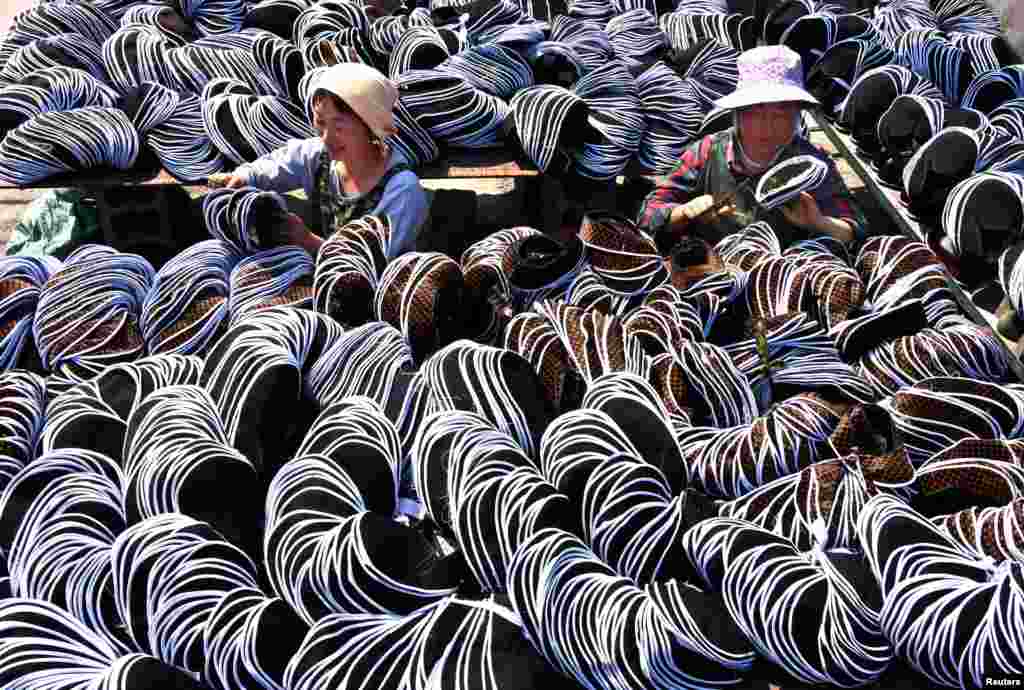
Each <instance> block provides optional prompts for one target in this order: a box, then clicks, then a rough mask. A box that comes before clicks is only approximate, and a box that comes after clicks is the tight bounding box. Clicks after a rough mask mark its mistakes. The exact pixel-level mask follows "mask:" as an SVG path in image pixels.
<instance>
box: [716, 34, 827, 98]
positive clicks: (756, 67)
mask: <svg viewBox="0 0 1024 690" xmlns="http://www.w3.org/2000/svg"><path fill="white" fill-rule="evenodd" d="M736 64H737V67H738V68H739V82H738V83H737V84H736V90H735V91H733V92H732V93H731V94H729V95H728V96H724V97H722V98H719V99H718V100H717V101H715V108H716V109H719V110H739V109H741V108H747V107H749V106H752V105H760V104H762V103H789V102H798V103H803V104H805V105H819V103H818V99H817V98H815V97H814V96H812V95H811V94H810V93H808V92H807V91H806V90H805V89H804V69H803V62H802V60H801V59H800V55H799V53H797V52H796V51H794V50H792V49H790V48H787V47H786V46H782V45H775V46H762V47H760V48H752V49H751V50H747V51H745V52H743V53H742V54H741V55H740V56H739V58H738V59H737V61H736Z"/></svg>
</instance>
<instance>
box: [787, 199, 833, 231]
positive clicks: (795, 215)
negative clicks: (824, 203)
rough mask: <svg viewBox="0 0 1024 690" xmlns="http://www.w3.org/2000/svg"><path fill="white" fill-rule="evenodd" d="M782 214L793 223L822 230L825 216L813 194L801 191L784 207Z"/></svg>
mask: <svg viewBox="0 0 1024 690" xmlns="http://www.w3.org/2000/svg"><path fill="white" fill-rule="evenodd" d="M782 215H783V216H785V217H786V220H788V221H789V222H790V223H792V224H793V225H796V226H797V227H801V228H804V229H805V230H820V229H822V222H823V220H824V218H825V217H824V216H823V215H822V214H821V208H819V206H818V202H817V201H816V200H815V199H814V197H813V196H811V195H810V194H808V193H807V192H800V196H798V197H797V198H795V199H793V200H792V201H790V202H789V203H788V204H786V205H785V206H783V207H782Z"/></svg>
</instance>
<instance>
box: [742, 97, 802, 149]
mask: <svg viewBox="0 0 1024 690" xmlns="http://www.w3.org/2000/svg"><path fill="white" fill-rule="evenodd" d="M799 112H800V105H799V104H798V103H765V104H762V105H755V106H751V107H750V108H745V109H743V110H741V111H740V112H739V116H738V119H739V127H740V138H741V139H742V140H743V148H744V150H745V151H746V152H747V155H748V156H750V157H751V158H753V159H754V160H755V161H757V162H759V163H764V162H766V161H767V160H769V159H770V158H771V157H773V156H774V155H775V152H776V151H778V150H779V148H780V147H782V146H785V145H786V144H788V143H789V142H790V140H791V139H792V138H793V130H794V126H795V124H796V116H797V113H799Z"/></svg>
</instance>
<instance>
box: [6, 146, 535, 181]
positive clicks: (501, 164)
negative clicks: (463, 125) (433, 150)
mask: <svg viewBox="0 0 1024 690" xmlns="http://www.w3.org/2000/svg"><path fill="white" fill-rule="evenodd" d="M416 174H417V175H419V176H420V178H421V179H424V180H436V179H450V178H461V179H468V178H505V177H537V176H539V175H540V174H541V173H540V171H538V170H537V168H536V167H535V166H534V165H533V164H532V163H531V162H530V161H528V160H527V159H526V157H525V156H524V155H523V154H522V153H519V154H517V153H516V152H515V151H513V150H511V149H488V150H482V151H457V152H454V153H452V154H451V155H449V156H448V157H446V158H443V159H441V160H439V161H437V162H435V163H431V164H430V165H425V166H423V167H421V168H420V169H418V170H417V171H416ZM159 185H179V186H182V187H188V188H189V189H195V190H202V189H205V184H203V183H202V182H193V183H188V182H180V181H179V180H177V179H175V178H174V177H173V176H172V175H171V174H170V173H169V172H167V171H166V170H163V169H153V168H149V169H145V170H113V169H109V168H108V169H95V170H90V171H86V172H81V173H65V174H62V175H54V176H52V177H49V178H47V179H45V180H40V181H39V182H34V183H32V184H30V185H13V184H8V183H5V182H0V189H51V188H60V187H83V188H89V187H93V188H95V187H121V186H159Z"/></svg>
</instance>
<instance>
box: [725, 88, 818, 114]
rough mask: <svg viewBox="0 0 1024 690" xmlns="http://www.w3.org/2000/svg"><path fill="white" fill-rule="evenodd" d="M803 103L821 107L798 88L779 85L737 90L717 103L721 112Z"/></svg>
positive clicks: (810, 96)
mask: <svg viewBox="0 0 1024 690" xmlns="http://www.w3.org/2000/svg"><path fill="white" fill-rule="evenodd" d="M791 102H796V103H801V104H803V105H808V106H816V105H821V103H820V102H819V101H818V99H817V98H815V97H814V96H812V95H811V94H810V93H808V92H807V91H805V90H804V89H801V88H800V87H798V86H779V85H777V84H758V85H756V86H751V87H748V88H745V89H737V90H736V91H733V92H732V93H731V94H729V95H728V96H724V97H722V98H719V99H718V100H717V101H715V108H716V109H719V110H738V109H739V108H747V107H749V106H752V105H761V104H763V103H791Z"/></svg>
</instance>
